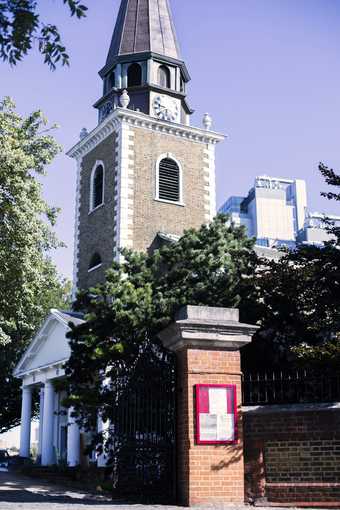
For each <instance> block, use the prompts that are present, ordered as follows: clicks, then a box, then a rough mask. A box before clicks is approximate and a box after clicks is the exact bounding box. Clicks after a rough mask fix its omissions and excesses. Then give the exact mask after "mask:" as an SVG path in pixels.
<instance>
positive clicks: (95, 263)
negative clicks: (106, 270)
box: [89, 252, 102, 271]
mask: <svg viewBox="0 0 340 510" xmlns="http://www.w3.org/2000/svg"><path fill="white" fill-rule="evenodd" d="M101 265H102V258H101V256H100V255H99V253H98V252H96V253H94V254H93V255H92V257H91V260H90V264H89V271H93V269H96V268H97V267H99V266H101Z"/></svg>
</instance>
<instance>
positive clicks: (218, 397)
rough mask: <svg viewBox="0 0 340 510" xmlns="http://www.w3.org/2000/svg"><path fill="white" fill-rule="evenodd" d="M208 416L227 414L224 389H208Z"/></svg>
mask: <svg viewBox="0 0 340 510" xmlns="http://www.w3.org/2000/svg"><path fill="white" fill-rule="evenodd" d="M209 412H210V414H227V412H228V409H227V391H226V389H225V388H209Z"/></svg>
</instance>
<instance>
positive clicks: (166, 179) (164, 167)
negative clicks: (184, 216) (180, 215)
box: [157, 157, 181, 203]
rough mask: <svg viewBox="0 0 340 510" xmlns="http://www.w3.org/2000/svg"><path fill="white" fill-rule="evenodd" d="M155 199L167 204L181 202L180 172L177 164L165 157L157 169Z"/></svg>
mask: <svg viewBox="0 0 340 510" xmlns="http://www.w3.org/2000/svg"><path fill="white" fill-rule="evenodd" d="M157 199H159V200H165V201H167V202H176V203H179V202H181V170H180V167H179V165H178V163H177V162H176V161H175V160H174V159H172V158H170V157H165V158H163V159H161V160H160V162H159V165H158V169H157Z"/></svg>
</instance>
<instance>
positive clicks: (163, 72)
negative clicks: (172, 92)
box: [158, 66, 171, 89]
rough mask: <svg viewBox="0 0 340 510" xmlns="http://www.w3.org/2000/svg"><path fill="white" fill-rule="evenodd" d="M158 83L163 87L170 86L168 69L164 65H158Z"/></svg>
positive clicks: (167, 87) (168, 87)
mask: <svg viewBox="0 0 340 510" xmlns="http://www.w3.org/2000/svg"><path fill="white" fill-rule="evenodd" d="M158 85H160V86H161V87H163V88H165V89H170V88H171V75H170V70H169V68H168V67H166V66H159V68H158Z"/></svg>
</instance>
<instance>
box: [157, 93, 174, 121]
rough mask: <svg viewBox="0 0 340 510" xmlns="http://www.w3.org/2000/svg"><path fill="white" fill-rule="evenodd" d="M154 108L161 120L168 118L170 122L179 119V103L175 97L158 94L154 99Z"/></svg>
mask: <svg viewBox="0 0 340 510" xmlns="http://www.w3.org/2000/svg"><path fill="white" fill-rule="evenodd" d="M153 109H154V112H155V115H156V116H157V117H158V118H159V119H160V120H167V121H169V122H177V121H178V112H179V108H178V103H177V101H176V100H175V99H172V98H171V97H167V96H156V97H155V99H154V101H153Z"/></svg>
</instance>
